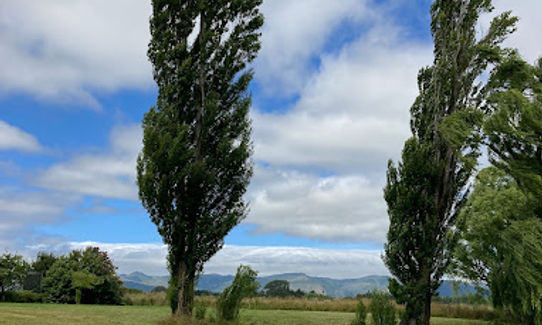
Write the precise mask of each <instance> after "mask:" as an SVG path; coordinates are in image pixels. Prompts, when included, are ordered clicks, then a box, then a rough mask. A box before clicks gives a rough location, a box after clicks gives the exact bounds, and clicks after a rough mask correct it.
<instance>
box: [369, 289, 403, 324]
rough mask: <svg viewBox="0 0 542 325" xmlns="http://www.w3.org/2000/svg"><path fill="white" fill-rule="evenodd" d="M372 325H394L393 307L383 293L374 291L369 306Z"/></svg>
mask: <svg viewBox="0 0 542 325" xmlns="http://www.w3.org/2000/svg"><path fill="white" fill-rule="evenodd" d="M369 311H370V312H371V318H372V319H373V324H374V325H395V324H396V323H397V321H396V317H395V306H394V305H393V303H392V302H391V301H390V299H389V297H388V295H387V294H386V293H384V292H379V291H374V292H373V293H372V294H371V304H370V305H369Z"/></svg>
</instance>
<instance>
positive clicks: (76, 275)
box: [42, 247, 121, 304]
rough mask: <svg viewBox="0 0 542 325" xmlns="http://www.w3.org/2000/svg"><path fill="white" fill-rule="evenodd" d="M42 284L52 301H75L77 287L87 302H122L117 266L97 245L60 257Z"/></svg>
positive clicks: (83, 300) (48, 298) (83, 301)
mask: <svg viewBox="0 0 542 325" xmlns="http://www.w3.org/2000/svg"><path fill="white" fill-rule="evenodd" d="M42 287H43V290H44V293H46V294H47V300H48V301H49V302H59V303H75V302H76V295H77V290H80V292H81V293H80V294H79V295H81V297H82V300H81V302H82V303H87V304H119V303H120V302H121V281H120V279H119V278H118V276H117V275H116V274H115V266H114V265H113V263H112V262H111V260H110V259H109V257H108V256H107V253H106V252H102V251H100V250H99V248H97V247H87V248H86V249H85V250H83V251H79V250H74V251H72V252H71V253H70V254H69V255H68V256H61V257H59V258H58V259H57V261H56V262H55V263H54V264H53V265H52V266H51V268H50V269H49V271H48V272H47V276H46V277H45V278H44V279H43V282H42Z"/></svg>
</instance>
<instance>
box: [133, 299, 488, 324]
mask: <svg viewBox="0 0 542 325" xmlns="http://www.w3.org/2000/svg"><path fill="white" fill-rule="evenodd" d="M216 300H217V298H216V297H212V296H199V297H195V302H196V303H200V304H203V305H204V306H207V307H214V306H215V305H216ZM362 300H363V303H364V304H365V306H369V305H370V302H371V301H370V299H367V298H363V299H362ZM124 303H125V304H127V305H143V306H168V305H169V304H168V302H167V300H166V294H165V293H163V292H159V293H133V294H126V295H125V296H124ZM357 303H358V300H357V299H353V298H343V299H333V298H330V299H314V298H291V297H287V298H269V297H255V298H247V299H243V302H242V304H241V308H243V309H254V310H302V311H335V312H350V313H354V312H355V311H356V306H357ZM396 308H397V309H398V310H399V312H401V311H402V310H404V307H403V306H401V305H397V304H396ZM431 316H435V317H446V318H464V319H476V320H494V319H496V317H497V315H496V312H495V311H494V310H493V308H491V307H489V306H484V305H469V304H446V303H441V302H433V303H432V304H431Z"/></svg>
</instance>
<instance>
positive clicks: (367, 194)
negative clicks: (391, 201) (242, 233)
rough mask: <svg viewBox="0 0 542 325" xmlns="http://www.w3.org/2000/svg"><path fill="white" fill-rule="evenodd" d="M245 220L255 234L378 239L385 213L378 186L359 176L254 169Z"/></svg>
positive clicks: (336, 239)
mask: <svg viewBox="0 0 542 325" xmlns="http://www.w3.org/2000/svg"><path fill="white" fill-rule="evenodd" d="M255 174H256V176H255V179H254V181H253V184H252V185H251V188H250V191H249V195H248V197H249V199H250V207H251V211H250V214H249V216H248V217H247V219H246V220H245V222H246V223H248V224H252V225H256V226H257V230H256V232H257V233H275V232H282V233H285V234H287V235H290V236H298V237H307V238H311V239H319V240H327V241H334V242H341V241H342V242H367V241H370V242H373V243H381V242H382V241H383V239H384V238H385V234H386V230H387V227H388V218H387V214H386V208H385V204H384V202H383V200H382V187H381V186H380V184H373V183H371V182H370V181H368V180H367V179H365V178H363V177H361V176H330V177H318V176H315V175H311V174H303V173H300V172H294V171H290V170H285V171H278V170H275V169H271V168H269V169H265V168H257V169H256V173H255Z"/></svg>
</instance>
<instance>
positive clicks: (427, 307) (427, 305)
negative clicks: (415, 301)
mask: <svg viewBox="0 0 542 325" xmlns="http://www.w3.org/2000/svg"><path fill="white" fill-rule="evenodd" d="M431 296H432V295H431V292H428V293H427V295H426V297H425V299H424V306H423V314H422V317H421V318H420V325H429V322H430V321H431Z"/></svg>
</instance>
